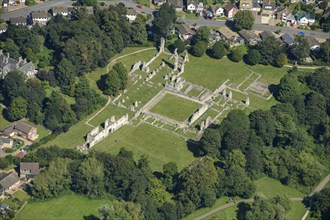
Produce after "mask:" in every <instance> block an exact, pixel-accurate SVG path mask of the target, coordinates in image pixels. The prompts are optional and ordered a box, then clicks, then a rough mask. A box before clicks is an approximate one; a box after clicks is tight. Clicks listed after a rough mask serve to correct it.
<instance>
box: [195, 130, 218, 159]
mask: <svg viewBox="0 0 330 220" xmlns="http://www.w3.org/2000/svg"><path fill="white" fill-rule="evenodd" d="M200 146H201V148H202V151H203V152H204V154H206V155H209V156H211V157H214V158H217V157H219V156H220V147H221V135H220V132H219V131H218V130H217V129H212V128H207V129H206V130H205V132H204V134H203V137H202V138H201V140H200Z"/></svg>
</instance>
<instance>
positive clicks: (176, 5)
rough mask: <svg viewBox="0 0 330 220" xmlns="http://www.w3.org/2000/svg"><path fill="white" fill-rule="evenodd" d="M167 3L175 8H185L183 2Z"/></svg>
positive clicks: (173, 0)
mask: <svg viewBox="0 0 330 220" xmlns="http://www.w3.org/2000/svg"><path fill="white" fill-rule="evenodd" d="M167 3H168V4H169V5H172V6H173V7H174V8H183V0H167Z"/></svg>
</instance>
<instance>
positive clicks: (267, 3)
mask: <svg viewBox="0 0 330 220" xmlns="http://www.w3.org/2000/svg"><path fill="white" fill-rule="evenodd" d="M275 9H276V3H275V1H274V0H264V1H263V3H262V10H263V12H269V13H272V12H274V10H275Z"/></svg>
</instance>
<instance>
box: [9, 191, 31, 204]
mask: <svg viewBox="0 0 330 220" xmlns="http://www.w3.org/2000/svg"><path fill="white" fill-rule="evenodd" d="M29 197H30V196H29V195H28V194H27V193H26V192H24V191H23V190H18V191H17V192H15V193H14V195H13V198H16V199H18V200H19V201H21V202H25V201H27V200H28V199H29Z"/></svg>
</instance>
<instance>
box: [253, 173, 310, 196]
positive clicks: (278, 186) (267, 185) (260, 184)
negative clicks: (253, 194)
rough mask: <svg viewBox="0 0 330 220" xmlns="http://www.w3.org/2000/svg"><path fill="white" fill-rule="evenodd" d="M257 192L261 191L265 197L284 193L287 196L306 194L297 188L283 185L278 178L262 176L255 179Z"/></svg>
mask: <svg viewBox="0 0 330 220" xmlns="http://www.w3.org/2000/svg"><path fill="white" fill-rule="evenodd" d="M255 184H256V186H257V192H262V193H263V194H264V195H265V196H267V197H274V196H277V195H285V196H287V197H288V198H298V197H301V198H303V197H305V196H306V195H305V194H304V193H302V192H299V191H298V190H296V189H294V188H291V187H288V186H285V185H283V184H282V183H281V182H279V181H278V180H275V179H272V178H269V177H262V178H260V179H259V180H257V181H255Z"/></svg>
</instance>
